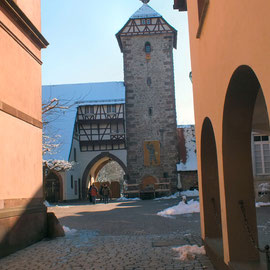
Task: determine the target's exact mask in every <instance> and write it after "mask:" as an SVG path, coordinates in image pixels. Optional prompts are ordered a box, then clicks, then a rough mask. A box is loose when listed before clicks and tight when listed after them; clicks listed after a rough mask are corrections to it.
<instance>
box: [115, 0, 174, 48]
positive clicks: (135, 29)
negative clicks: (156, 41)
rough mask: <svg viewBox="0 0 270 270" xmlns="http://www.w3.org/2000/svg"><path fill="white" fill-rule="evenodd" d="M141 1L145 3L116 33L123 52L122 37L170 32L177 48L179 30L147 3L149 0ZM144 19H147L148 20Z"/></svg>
mask: <svg viewBox="0 0 270 270" xmlns="http://www.w3.org/2000/svg"><path fill="white" fill-rule="evenodd" d="M141 1H142V2H143V3H144V4H143V5H142V6H141V7H140V8H139V9H138V10H137V11H136V12H135V13H134V14H133V15H132V16H131V17H130V18H129V20H128V21H127V23H126V24H125V25H124V27H122V29H121V30H120V31H119V32H118V33H117V34H116V38H117V41H118V44H119V47H120V50H121V52H123V44H122V40H121V37H124V36H141V35H155V34H168V33H172V34H173V35H174V39H173V46H174V48H175V49H176V46H177V31H176V30H175V29H174V28H173V27H172V26H171V25H170V24H169V23H168V22H167V21H166V20H165V19H164V18H163V17H162V15H160V14H159V13H157V12H156V11H155V10H154V9H153V8H151V7H150V6H149V5H148V4H147V3H148V2H149V0H141ZM144 19H147V22H146V21H145V20H144ZM148 19H149V20H148ZM148 21H149V23H148Z"/></svg>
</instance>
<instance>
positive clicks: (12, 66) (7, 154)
mask: <svg viewBox="0 0 270 270" xmlns="http://www.w3.org/2000/svg"><path fill="white" fill-rule="evenodd" d="M40 30H41V21H40V1H39V0H17V1H11V0H2V1H0V59H1V60H0V126H1V132H0V145H1V151H0V164H1V165H0V257H2V256H6V255H8V254H9V253H11V252H14V251H16V250H17V249H20V248H23V247H25V246H27V245H30V244H32V243H34V242H35V241H38V240H40V239H42V238H43V237H44V236H45V235H46V219H47V215H46V208H45V206H44V205H43V184H42V152H41V149H42V142H41V141H42V120H41V64H42V62H41V49H42V48H45V47H46V46H47V45H48V42H47V41H46V40H45V38H44V37H43V36H42V35H41V33H40Z"/></svg>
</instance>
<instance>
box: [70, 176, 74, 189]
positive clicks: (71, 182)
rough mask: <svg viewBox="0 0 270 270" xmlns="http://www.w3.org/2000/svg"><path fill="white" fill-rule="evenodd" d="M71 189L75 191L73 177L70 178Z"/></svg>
mask: <svg viewBox="0 0 270 270" xmlns="http://www.w3.org/2000/svg"><path fill="white" fill-rule="evenodd" d="M70 187H71V188H72V189H73V175H71V176H70Z"/></svg>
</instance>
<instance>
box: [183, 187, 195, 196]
mask: <svg viewBox="0 0 270 270" xmlns="http://www.w3.org/2000/svg"><path fill="white" fill-rule="evenodd" d="M181 196H187V197H196V196H199V191H198V190H197V189H194V190H185V191H182V192H181Z"/></svg>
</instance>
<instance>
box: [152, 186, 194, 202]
mask: <svg viewBox="0 0 270 270" xmlns="http://www.w3.org/2000/svg"><path fill="white" fill-rule="evenodd" d="M182 196H186V197H198V196H199V191H198V190H197V189H194V190H185V191H181V192H176V193H174V194H173V195H171V196H164V197H160V198H156V199H154V200H155V201H158V200H170V199H178V198H180V197H182Z"/></svg>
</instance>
